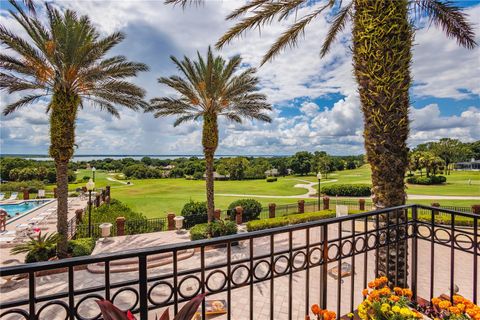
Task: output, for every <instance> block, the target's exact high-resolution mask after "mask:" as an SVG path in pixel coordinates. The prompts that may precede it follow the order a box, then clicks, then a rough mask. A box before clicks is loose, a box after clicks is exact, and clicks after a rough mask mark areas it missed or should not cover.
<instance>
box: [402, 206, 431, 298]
mask: <svg viewBox="0 0 480 320" xmlns="http://www.w3.org/2000/svg"><path fill="white" fill-rule="evenodd" d="M417 219H418V212H417V206H416V205H414V206H413V207H412V222H413V238H412V284H411V288H412V293H413V296H412V299H413V301H414V302H416V301H417V272H418V243H417V238H418V227H417ZM432 232H433V230H432ZM430 263H433V261H431V262H430ZM405 271H406V270H405Z"/></svg>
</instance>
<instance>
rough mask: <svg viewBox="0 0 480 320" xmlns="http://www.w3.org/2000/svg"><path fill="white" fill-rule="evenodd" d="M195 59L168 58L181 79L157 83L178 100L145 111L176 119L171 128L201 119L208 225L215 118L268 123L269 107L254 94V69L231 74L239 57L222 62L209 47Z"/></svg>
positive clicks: (153, 102)
mask: <svg viewBox="0 0 480 320" xmlns="http://www.w3.org/2000/svg"><path fill="white" fill-rule="evenodd" d="M197 56H198V60H197V61H191V60H190V59H189V58H187V57H184V58H183V60H182V61H179V60H178V59H177V58H175V57H173V56H172V57H171V59H172V61H173V63H174V64H175V65H176V67H177V68H178V70H179V71H180V72H181V73H182V74H183V76H184V77H179V76H171V77H169V78H164V77H162V78H160V79H158V82H159V83H161V84H165V85H167V86H169V87H170V88H172V89H174V90H175V91H177V92H178V93H179V94H180V97H179V98H170V97H161V98H155V99H152V100H151V105H150V107H148V109H147V110H148V111H150V112H154V115H155V117H156V118H158V117H165V116H178V118H177V120H176V121H175V123H174V124H173V125H174V126H175V127H176V126H178V125H180V124H181V123H183V122H186V121H191V120H198V119H200V118H201V119H203V132H202V146H203V152H204V155H205V163H206V171H205V176H206V179H205V180H206V192H207V209H208V222H211V220H212V218H213V211H214V210H215V205H214V187H213V180H214V179H213V171H214V169H213V164H214V163H213V160H214V155H215V151H216V150H217V147H218V122H217V121H218V117H219V116H224V117H226V118H227V119H228V120H231V121H233V122H237V123H241V122H242V118H247V119H257V120H261V121H266V122H270V121H271V119H270V117H269V116H267V115H266V114H265V113H264V112H265V111H267V110H271V106H270V105H269V104H268V103H267V102H266V97H265V95H264V94H260V93H258V92H257V85H258V79H257V78H256V77H255V72H256V70H255V69H254V68H248V69H246V70H243V71H241V72H239V73H238V74H235V72H236V71H237V70H238V68H239V66H240V63H241V61H242V59H241V58H240V56H234V57H233V58H231V59H230V60H229V61H225V60H224V59H223V58H222V57H221V56H214V55H213V53H212V50H211V48H210V47H209V48H208V53H207V57H206V58H205V59H204V58H203V57H202V56H201V55H200V53H199V52H197Z"/></svg>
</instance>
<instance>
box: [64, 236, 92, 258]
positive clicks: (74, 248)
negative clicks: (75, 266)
mask: <svg viewBox="0 0 480 320" xmlns="http://www.w3.org/2000/svg"><path fill="white" fill-rule="evenodd" d="M94 248H95V240H94V239H93V238H80V239H76V240H70V241H68V252H69V253H70V254H71V255H72V257H80V256H89V255H90V254H91V253H92V251H93V249H94Z"/></svg>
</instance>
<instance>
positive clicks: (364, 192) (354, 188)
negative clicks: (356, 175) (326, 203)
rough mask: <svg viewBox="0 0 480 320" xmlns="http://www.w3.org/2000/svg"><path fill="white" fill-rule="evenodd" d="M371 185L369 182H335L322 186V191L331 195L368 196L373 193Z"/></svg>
mask: <svg viewBox="0 0 480 320" xmlns="http://www.w3.org/2000/svg"><path fill="white" fill-rule="evenodd" d="M371 189H372V186H371V185H367V184H334V185H327V186H322V192H323V193H325V194H327V195H329V196H342V197H367V196H370V195H371Z"/></svg>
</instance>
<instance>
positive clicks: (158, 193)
mask: <svg viewBox="0 0 480 320" xmlns="http://www.w3.org/2000/svg"><path fill="white" fill-rule="evenodd" d="M83 176H91V171H90V170H80V171H79V172H78V173H77V178H78V179H80V178H82V177H83ZM108 177H113V175H111V174H110V175H109V174H108V173H106V172H103V171H97V172H96V174H95V183H96V186H97V187H98V188H104V187H105V186H106V185H110V186H111V187H112V197H113V198H116V199H119V200H121V201H122V202H124V203H125V204H127V205H128V206H130V207H131V208H132V209H133V210H135V211H138V212H142V213H143V214H145V215H146V216H147V217H161V216H164V215H166V213H168V212H175V213H178V212H180V211H181V209H182V207H183V205H184V204H185V203H186V202H188V201H189V200H190V199H192V200H196V201H204V200H205V181H203V180H185V179H148V180H129V181H131V182H132V183H133V185H131V186H128V185H124V184H122V183H119V182H115V181H109V180H107V178H108ZM298 179H299V180H307V181H311V182H316V181H317V179H316V177H315V176H289V177H285V178H279V179H278V181H277V182H270V183H269V182H266V181H265V180H245V181H216V182H215V193H216V194H217V196H216V197H215V205H216V207H217V208H221V209H226V208H227V207H228V205H229V204H230V203H231V202H233V201H235V200H237V199H239V198H244V197H231V196H219V195H218V194H254V195H279V196H286V195H292V196H294V195H303V194H305V193H306V192H307V191H306V189H301V188H294V185H296V184H299V183H302V182H301V181H298ZM469 179H471V181H472V184H471V185H470V186H469V185H468V180H469ZM333 180H338V181H336V182H335V181H333ZM324 183H325V185H326V184H350V183H371V182H370V169H369V167H368V166H364V167H362V168H359V169H355V170H346V171H339V172H335V173H333V174H329V175H328V179H325V180H322V185H324ZM84 185H85V184H84V183H81V184H70V186H69V188H70V190H72V191H73V190H75V189H76V188H78V187H82V186H84ZM47 189H49V190H51V189H53V186H49V187H48V188H47ZM407 192H408V193H409V194H425V195H458V196H480V172H453V173H452V174H451V175H449V176H447V183H446V184H445V185H435V186H418V185H408V189H407ZM255 199H256V200H258V201H259V202H260V203H262V205H264V206H266V205H268V204H269V203H272V202H274V203H276V204H277V205H281V204H292V203H295V202H296V201H297V199H295V198H286V199H285V198H283V199H282V198H255ZM314 200H315V199H313V198H312V201H314ZM432 202H439V203H440V204H441V205H444V206H454V205H455V206H471V205H472V204H475V203H479V202H480V201H478V200H409V201H408V203H420V204H427V205H429V204H431V203H432Z"/></svg>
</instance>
